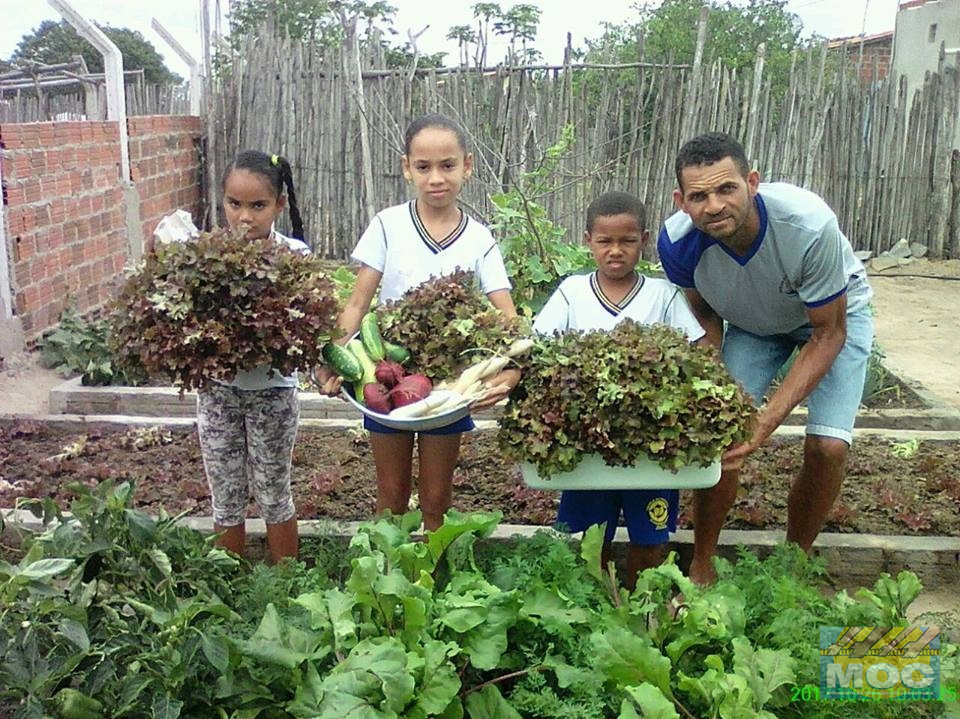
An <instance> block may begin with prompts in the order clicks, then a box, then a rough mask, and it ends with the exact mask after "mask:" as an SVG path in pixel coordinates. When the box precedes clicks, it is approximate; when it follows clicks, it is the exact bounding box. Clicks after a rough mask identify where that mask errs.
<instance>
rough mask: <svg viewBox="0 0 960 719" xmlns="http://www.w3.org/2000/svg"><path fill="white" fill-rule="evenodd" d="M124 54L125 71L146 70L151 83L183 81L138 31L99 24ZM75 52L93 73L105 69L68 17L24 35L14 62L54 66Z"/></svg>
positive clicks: (101, 57) (46, 23) (43, 23)
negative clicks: (168, 67) (67, 19)
mask: <svg viewBox="0 0 960 719" xmlns="http://www.w3.org/2000/svg"><path fill="white" fill-rule="evenodd" d="M99 27H100V29H101V30H102V31H103V34H104V35H106V36H107V37H108V38H110V40H111V41H113V44H114V45H116V46H117V48H118V49H119V50H120V52H121V53H122V54H123V69H124V70H143V71H144V78H145V79H146V81H147V82H149V83H153V84H157V85H169V84H176V83H179V82H181V81H182V78H181V77H180V76H179V75H176V74H174V73H172V72H170V70H168V69H167V66H166V65H164V63H163V58H161V57H160V54H159V53H158V52H157V50H156V48H154V46H153V45H152V44H151V43H150V42H148V41H147V39H146V38H144V37H143V35H141V34H140V33H139V32H137V31H136V30H130V29H128V28H115V27H110V26H109V25H101V26H99ZM74 55H80V56H81V57H83V59H84V62H86V64H87V69H88V70H90V72H103V56H102V55H101V54H100V53H99V52H98V51H97V49H96V48H94V47H93V45H91V44H90V43H89V42H87V41H86V40H84V39H83V38H82V37H80V35H79V34H78V33H77V31H76V30H75V29H74V28H73V26H71V25H70V24H69V23H68V22H67V21H66V20H61V21H60V22H54V21H53V20H44V21H43V22H42V23H40V25H39V27H37V29H36V30H34V31H33V33H31V34H29V35H24V36H23V38H22V39H21V40H20V43H19V44H18V45H17V47H16V49H15V50H14V51H13V54H12V55H11V56H10V60H11V63H13V64H14V65H17V64H23V63H29V62H41V63H44V64H46V65H52V64H54V63H60V62H70V60H71V59H72V58H73V56H74Z"/></svg>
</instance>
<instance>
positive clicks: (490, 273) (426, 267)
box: [351, 200, 511, 302]
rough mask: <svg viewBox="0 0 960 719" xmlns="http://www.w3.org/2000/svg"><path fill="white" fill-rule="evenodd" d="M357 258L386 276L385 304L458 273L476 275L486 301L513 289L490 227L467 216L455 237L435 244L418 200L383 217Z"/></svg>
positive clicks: (366, 233)
mask: <svg viewBox="0 0 960 719" xmlns="http://www.w3.org/2000/svg"><path fill="white" fill-rule="evenodd" d="M351 257H352V258H353V259H354V260H356V261H357V262H362V263H363V264H365V265H367V266H368V267H372V268H373V269H375V270H377V271H378V272H380V273H381V274H382V278H381V280H380V301H381V302H386V301H388V300H396V299H399V298H400V296H401V295H403V293H404V292H406V291H407V290H409V289H410V288H412V287H416V286H417V285H419V284H421V283H423V282H425V281H427V280H428V279H430V278H431V277H442V276H444V275H449V274H451V273H453V272H455V271H456V270H457V269H460V270H469V271H472V272H473V273H474V275H475V276H476V278H477V282H478V283H479V287H480V291H481V292H483V293H484V294H485V295H488V294H490V293H491V292H494V291H496V290H509V289H510V288H511V284H510V279H509V278H508V277H507V270H506V267H504V264H503V256H502V255H501V254H500V248H499V247H498V246H497V243H496V240H494V239H493V235H492V234H491V233H490V230H489V229H488V228H487V227H486V226H485V225H482V224H481V223H479V222H477V221H476V220H474V219H473V218H472V217H470V216H469V215H467V213H465V212H463V211H461V219H460V224H459V225H458V226H457V227H456V228H455V229H454V231H453V232H451V233H450V234H449V235H448V236H447V237H445V238H443V239H441V240H439V241H438V240H435V239H434V238H432V237H431V236H430V234H429V233H428V232H427V230H426V228H425V227H424V226H423V222H422V221H421V219H420V216H419V215H418V214H417V204H416V201H415V200H411V201H409V202H405V203H403V204H402V205H395V206H393V207H388V208H387V209H385V210H381V211H380V212H378V213H377V215H376V217H374V218H373V220H372V221H371V222H370V225H369V226H368V227H367V229H366V230H364V233H363V234H362V235H361V236H360V240H359V241H358V242H357V246H356V247H355V248H354V250H353V253H352V255H351Z"/></svg>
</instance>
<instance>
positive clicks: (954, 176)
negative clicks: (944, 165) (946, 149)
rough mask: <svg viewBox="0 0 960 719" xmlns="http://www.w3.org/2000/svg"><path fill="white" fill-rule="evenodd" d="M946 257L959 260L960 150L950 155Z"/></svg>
mask: <svg viewBox="0 0 960 719" xmlns="http://www.w3.org/2000/svg"><path fill="white" fill-rule="evenodd" d="M947 231H948V233H949V245H948V252H947V257H949V258H952V259H960V150H958V149H956V148H954V150H953V152H952V153H951V154H950V222H949V225H948V228H947Z"/></svg>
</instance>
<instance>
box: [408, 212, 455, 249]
mask: <svg viewBox="0 0 960 719" xmlns="http://www.w3.org/2000/svg"><path fill="white" fill-rule="evenodd" d="M459 212H460V222H459V223H458V224H457V226H456V227H454V228H453V231H452V232H451V233H450V234H449V235H447V236H446V237H444V238H443V239H442V240H435V239H433V237H432V236H431V235H430V233H429V232H428V231H427V228H426V226H425V225H424V224H423V220H421V219H420V213H419V212H417V201H416V200H410V219H411V220H413V226H414V227H415V228H416V230H417V234H418V235H420V239H421V240H423V244H425V245H426V246H427V247H428V248H429V249H430V251H431V252H432V253H433V254H437V253H438V252H442V251H443V250H445V249H447V248H448V247H449V246H450V245H452V244H453V243H454V242H456V241H457V239H458V238H459V237H460V235H462V234H463V232H464V230H466V229H467V213H466V212H464V211H463V210H459Z"/></svg>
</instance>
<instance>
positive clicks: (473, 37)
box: [447, 25, 477, 67]
mask: <svg viewBox="0 0 960 719" xmlns="http://www.w3.org/2000/svg"><path fill="white" fill-rule="evenodd" d="M447 40H456V41H457V50H458V55H459V57H460V65H461V66H462V67H466V66H467V65H469V64H470V53H469V50H470V45H475V44H476V43H477V33H475V32H474V31H473V28H472V27H470V26H469V25H454V26H452V27H451V28H450V30H449V31H448V32H447Z"/></svg>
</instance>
